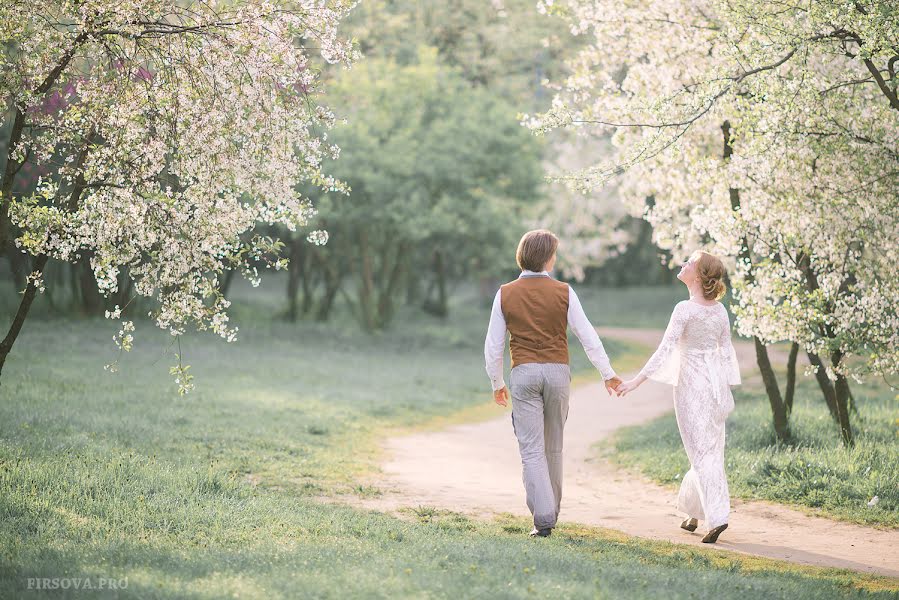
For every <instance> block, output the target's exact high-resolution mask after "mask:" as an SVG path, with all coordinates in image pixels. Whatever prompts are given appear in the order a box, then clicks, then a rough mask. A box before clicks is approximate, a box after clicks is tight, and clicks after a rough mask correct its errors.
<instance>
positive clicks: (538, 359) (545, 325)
mask: <svg viewBox="0 0 899 600" xmlns="http://www.w3.org/2000/svg"><path fill="white" fill-rule="evenodd" d="M501 289H502V292H501V293H500V306H501V307H502V310H503V317H505V319H506V328H507V329H508V330H509V333H510V337H511V340H510V342H509V349H510V351H511V354H512V367H515V366H516V365H522V364H525V363H564V364H568V333H567V330H568V284H567V283H562V282H561V281H556V280H555V279H552V278H550V277H546V276H524V277H521V278H520V279H516V280H515V281H513V282H511V283H507V284H506V285H504V286H502V288H501Z"/></svg>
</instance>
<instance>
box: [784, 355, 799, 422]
mask: <svg viewBox="0 0 899 600" xmlns="http://www.w3.org/2000/svg"><path fill="white" fill-rule="evenodd" d="M798 357H799V344H798V343H796V342H793V344H792V345H791V346H790V357H789V358H788V359H787V390H786V394H785V395H784V408H786V410H787V417H788V418H789V416H790V415H791V414H792V413H793V397H794V396H795V394H796V359H797V358H798Z"/></svg>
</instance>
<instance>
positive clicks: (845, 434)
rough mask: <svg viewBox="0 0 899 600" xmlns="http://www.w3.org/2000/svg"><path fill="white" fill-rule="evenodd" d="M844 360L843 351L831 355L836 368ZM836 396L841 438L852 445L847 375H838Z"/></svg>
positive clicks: (835, 383)
mask: <svg viewBox="0 0 899 600" xmlns="http://www.w3.org/2000/svg"><path fill="white" fill-rule="evenodd" d="M842 360H843V353H842V352H835V353H834V354H832V355H831V357H830V364H831V365H832V366H833V367H834V368H836V367H838V366H839V365H840V362H841V361H842ZM833 388H834V396H835V399H836V404H837V424H838V425H839V426H840V439H842V440H843V445H844V446H847V447H848V446H852V445H853V444H854V443H855V442H854V440H853V439H852V427H851V426H850V425H849V396H850V392H849V381H848V380H847V379H846V376H845V375H837V380H836V381H835V382H834V386H833Z"/></svg>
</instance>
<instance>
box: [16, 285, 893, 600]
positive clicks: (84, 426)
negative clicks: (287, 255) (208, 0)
mask: <svg viewBox="0 0 899 600" xmlns="http://www.w3.org/2000/svg"><path fill="white" fill-rule="evenodd" d="M263 285H266V284H263ZM244 293H245V291H244V290H242V289H239V290H237V291H236V293H235V298H236V299H237V305H236V307H235V314H236V315H237V317H238V320H239V322H240V325H241V336H240V340H239V342H237V343H235V344H225V343H224V342H221V341H219V340H217V339H213V338H212V337H210V336H190V337H189V338H187V339H186V340H185V341H184V343H183V344H182V348H181V350H182V352H183V353H184V355H185V357H186V360H187V361H188V362H190V363H191V364H192V365H193V371H194V372H195V375H196V380H195V381H196V384H197V389H196V391H195V392H194V393H192V394H191V395H189V396H186V397H183V398H182V397H179V396H177V393H176V389H175V386H174V385H173V383H172V381H171V378H170V377H169V375H168V372H167V368H168V365H169V363H170V362H171V360H172V359H171V356H170V354H169V353H170V352H171V349H170V341H169V338H168V336H167V335H166V334H165V333H163V332H158V331H155V330H154V329H153V327H152V325H151V324H148V323H139V324H138V336H137V338H136V343H135V350H134V351H133V352H132V353H131V354H128V355H126V356H125V357H123V359H122V363H121V370H120V372H119V373H115V374H110V373H107V372H105V371H104V370H103V368H102V365H103V364H104V363H106V362H110V361H111V360H112V359H114V358H115V353H114V347H113V346H112V343H111V341H110V337H111V336H112V334H113V333H114V331H115V329H116V328H115V326H114V324H113V323H110V322H106V321H103V320H91V319H86V320H68V319H59V318H53V317H52V316H51V314H50V313H46V314H41V313H38V314H39V315H41V316H40V318H38V319H35V320H32V321H29V322H28V323H27V324H26V327H25V330H24V332H23V334H22V337H21V339H20V340H19V343H18V344H17V346H16V348H15V350H14V353H13V354H12V355H11V357H10V359H9V361H8V363H7V365H6V367H5V369H4V372H3V377H2V387H0V597H6V596H12V597H46V596H48V594H49V593H52V594H53V595H54V597H66V596H68V597H85V594H84V593H83V592H77V591H73V590H69V591H64V590H55V591H52V592H42V591H32V592H29V591H28V590H27V580H28V578H44V577H46V578H54V577H56V578H58V577H94V578H99V577H107V578H125V577H127V580H128V587H127V588H126V589H124V590H120V591H119V592H118V595H119V596H120V597H128V598H130V597H135V598H137V597H140V598H184V597H191V598H220V597H224V596H232V595H234V596H238V595H239V596H248V597H258V598H281V597H284V598H286V597H341V598H344V597H402V596H415V597H459V596H465V597H472V596H474V597H478V596H480V597H489V598H494V597H522V596H529V595H534V596H554V597H560V596H561V597H620V598H655V597H662V596H664V597H666V598H689V597H695V596H696V594H697V591H698V590H700V589H701V593H702V595H712V594H716V595H718V596H720V597H722V598H746V597H759V598H762V597H763V598H790V599H800V600H801V599H803V598H818V597H822V596H829V597H841V598H862V597H865V598H867V597H883V598H887V597H894V596H895V593H896V591H897V590H899V584H897V582H896V581H895V580H887V579H884V578H877V577H870V576H865V575H859V574H853V573H848V572H844V571H835V570H822V569H814V568H807V567H798V566H794V565H786V564H783V563H776V562H773V561H766V560H762V559H755V558H751V557H738V556H734V555H727V554H723V553H715V552H703V551H697V550H691V549H686V548H683V547H679V546H675V545H671V544H664V543H651V542H641V541H637V540H634V539H631V538H627V537H625V536H623V535H620V534H617V533H614V532H608V531H602V530H597V529H589V528H580V527H575V526H565V527H562V528H561V529H560V530H559V531H558V533H559V535H554V536H553V537H552V538H550V539H548V540H539V541H538V540H530V539H528V538H527V537H526V536H525V535H524V533H525V532H526V530H527V523H526V521H525V520H524V519H517V518H512V517H507V518H502V519H498V520H495V521H476V520H471V519H469V518H466V517H464V516H462V515H457V514H453V513H446V512H444V511H439V510H436V509H432V508H429V507H409V508H410V510H409V511H407V512H406V514H405V515H401V516H400V517H399V518H398V517H395V516H390V515H385V514H379V513H373V512H367V511H362V510H358V509H353V508H348V507H345V506H339V505H335V504H331V503H328V502H327V501H325V500H323V497H327V496H334V495H340V494H361V495H366V494H377V493H379V491H378V490H376V489H372V488H370V487H366V486H364V485H363V484H362V483H361V482H362V481H364V479H365V476H366V475H367V474H369V473H370V472H371V469H372V468H373V466H374V465H375V463H376V460H377V440H378V439H379V438H380V436H382V435H384V433H385V431H387V430H388V429H390V428H394V427H397V426H400V427H421V426H426V425H427V424H428V423H429V422H432V421H433V420H434V419H438V418H442V417H445V416H446V415H448V414H454V413H456V412H458V411H464V410H470V409H471V407H473V406H478V405H485V404H486V405H488V406H489V403H490V395H489V387H488V382H487V378H486V375H485V374H484V372H483V365H482V358H481V347H482V337H481V336H482V335H483V329H484V326H485V322H486V321H485V320H486V310H485V309H483V308H479V307H478V305H477V303H474V302H471V301H470V299H465V298H462V299H460V300H459V306H457V307H455V308H457V309H458V310H456V312H455V313H454V317H453V318H452V319H451V320H449V321H448V322H445V323H440V322H435V321H432V320H430V319H427V318H425V317H423V316H421V315H417V314H415V313H414V312H408V313H406V312H404V314H403V315H401V319H400V320H399V322H398V324H397V327H396V328H395V329H394V330H392V331H391V332H388V333H385V334H382V335H378V336H364V335H359V334H358V333H356V332H355V331H354V328H353V327H352V326H351V325H347V324H339V323H338V324H333V325H329V326H323V325H318V324H310V323H300V324H297V325H292V324H287V323H283V322H281V321H278V320H276V319H275V318H273V317H274V316H275V315H276V314H277V312H278V311H280V310H281V306H280V303H279V301H278V298H277V293H276V292H268V291H267V290H266V289H263V290H262V295H261V296H260V297H259V300H258V304H249V303H247V302H246V301H245V300H244V299H243V298H244ZM583 295H586V294H583V293H582V296H583ZM607 345H608V347H609V352H610V354H612V355H613V357H615V356H621V355H623V354H626V350H627V348H625V347H623V346H620V345H616V344H614V343H611V341H607ZM573 360H574V361H581V362H580V363H577V362H575V370H576V371H578V370H581V371H582V370H583V368H584V367H585V363H586V359H585V358H584V357H583V356H580V357H579V356H578V355H577V353H575V358H574V359H573ZM578 365H580V366H578ZM700 585H701V586H702V587H701V588H698V587H697V586H700ZM109 595H114V594H109Z"/></svg>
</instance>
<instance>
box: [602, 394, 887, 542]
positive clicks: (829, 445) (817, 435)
mask: <svg viewBox="0 0 899 600" xmlns="http://www.w3.org/2000/svg"><path fill="white" fill-rule="evenodd" d="M738 390H739V391H737V393H736V394H735V399H736V410H735V411H734V412H733V413H732V414H731V416H730V418H729V419H728V423H727V446H726V451H725V456H726V465H727V466H726V468H727V480H728V484H729V486H730V491H731V494H732V495H733V496H738V497H741V498H755V499H763V500H770V501H774V502H780V503H784V504H790V505H793V506H796V507H799V508H802V509H806V510H810V511H814V512H816V513H818V514H821V515H824V516H828V517H832V518H838V519H842V520H846V521H851V522H854V523H862V524H866V525H882V526H886V527H897V526H899V430H897V421H896V414H897V413H896V408H897V398H896V396H895V392H891V391H889V390H888V389H887V388H886V387H885V386H879V387H878V386H872V385H869V386H859V385H857V386H855V387H854V388H853V392H854V395H855V398H856V408H857V414H854V415H852V419H853V429H854V431H855V434H856V444H855V446H854V447H852V448H849V449H846V448H843V447H842V445H841V444H840V441H839V437H838V432H837V428H836V425H835V424H834V422H833V421H832V420H831V418H830V416H829V414H828V412H827V407H826V406H825V405H824V401H823V399H822V398H821V396H820V392H819V390H818V388H817V386H816V385H815V384H814V382H813V381H810V380H804V381H802V382H801V384H800V386H799V388H798V389H797V397H796V404H795V407H794V409H793V415H792V418H791V425H792V434H793V440H792V442H791V443H790V444H788V445H784V444H777V443H776V440H775V439H774V435H773V428H772V426H771V410H770V408H769V406H768V400H767V397H766V396H765V394H764V392H763V391H760V390H758V389H757V388H749V389H746V390H742V389H739V388H738ZM611 444H612V446H613V447H614V452H612V453H611V457H612V458H613V459H614V460H616V461H617V462H619V463H620V464H622V465H624V466H625V467H628V468H633V469H636V470H638V471H640V472H642V473H644V474H645V475H647V476H649V477H650V478H652V479H654V480H656V481H659V482H662V483H666V484H671V485H677V484H678V483H679V479H680V477H681V476H683V474H684V473H685V472H686V470H687V469H688V468H689V462H688V461H687V457H686V455H685V454H684V451H683V447H682V445H681V441H680V435H679V434H678V431H677V424H676V423H675V420H674V416H673V415H672V414H669V415H666V416H664V417H660V418H659V419H656V420H655V421H652V422H651V423H648V424H646V425H643V426H638V427H631V428H628V429H625V430H622V431H621V432H619V434H618V436H617V437H616V439H614V440H613V441H612V443H611ZM875 495H876V496H878V497H879V498H880V501H879V503H878V504H877V505H876V506H875V507H873V508H869V507H868V506H867V503H868V501H869V500H871V498H873V497H874V496H875Z"/></svg>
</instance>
